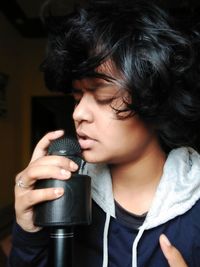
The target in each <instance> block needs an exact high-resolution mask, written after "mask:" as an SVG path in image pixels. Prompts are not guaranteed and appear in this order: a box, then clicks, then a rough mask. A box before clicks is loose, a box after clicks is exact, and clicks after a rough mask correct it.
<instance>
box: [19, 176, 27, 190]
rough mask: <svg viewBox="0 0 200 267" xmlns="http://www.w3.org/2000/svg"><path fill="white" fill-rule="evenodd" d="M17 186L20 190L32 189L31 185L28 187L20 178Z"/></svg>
mask: <svg viewBox="0 0 200 267" xmlns="http://www.w3.org/2000/svg"><path fill="white" fill-rule="evenodd" d="M16 185H17V186H18V187H20V188H26V189H27V188H30V185H26V184H25V183H24V182H23V181H22V178H21V177H19V179H18V180H17V181H16Z"/></svg>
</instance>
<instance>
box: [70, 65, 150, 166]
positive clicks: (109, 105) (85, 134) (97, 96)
mask: <svg viewBox="0 0 200 267" xmlns="http://www.w3.org/2000/svg"><path fill="white" fill-rule="evenodd" d="M110 72H112V73H110ZM104 73H106V68H105V71H104ZM107 74H109V75H110V74H112V76H114V75H115V73H114V70H109V73H107ZM73 87H74V92H73V95H74V98H75V101H76V106H75V109H74V113H73V119H74V121H75V127H76V132H77V136H78V140H79V143H80V146H81V148H82V153H83V157H84V159H85V160H86V161H87V162H91V163H100V162H101V163H102V162H104V163H107V164H120V163H128V162H132V161H133V160H137V159H138V158H139V157H141V156H142V155H144V153H145V152H148V151H149V149H150V148H151V145H152V144H153V143H154V144H155V137H154V135H153V134H152V131H150V130H149V129H148V128H147V127H146V126H145V125H144V124H143V122H141V121H140V120H139V118H138V117H137V116H136V115H135V116H132V117H125V118H124V119H119V118H117V115H116V111H115V110H114V109H115V108H116V109H117V110H119V109H123V108H124V105H125V104H124V102H123V99H126V100H128V96H127V92H126V91H125V90H124V91H122V90H121V89H120V88H119V86H118V85H116V84H115V83H113V82H108V81H105V80H103V79H99V78H98V79H97V78H87V79H82V80H77V81H75V82H74V83H73ZM122 115H123V113H122V114H120V116H122ZM124 115H127V114H124Z"/></svg>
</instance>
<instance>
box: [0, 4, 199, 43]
mask: <svg viewBox="0 0 200 267" xmlns="http://www.w3.org/2000/svg"><path fill="white" fill-rule="evenodd" d="M50 1H51V3H52V6H53V10H54V11H55V12H56V14H59V13H60V11H61V10H62V13H65V14H66V13H68V12H70V11H71V10H72V8H73V6H74V4H77V3H81V2H83V1H84V0H0V10H1V12H2V13H3V14H4V15H5V16H6V18H7V19H8V20H9V21H10V22H11V23H12V25H13V26H14V27H15V28H16V29H17V30H18V31H19V32H20V34H21V35H22V36H23V37H26V38H41V37H45V31H44V28H43V26H42V22H41V19H40V14H41V10H42V9H43V8H44V7H45V6H46V4H47V3H48V2H50ZM94 1H95V0H94ZM157 2H159V3H160V4H162V5H164V6H166V7H168V8H169V9H170V10H172V12H173V13H177V14H179V15H180V14H182V15H183V16H184V15H185V14H188V12H189V11H191V12H194V13H195V14H200V13H199V11H200V1H199V0H157ZM58 3H59V10H56V9H58ZM197 10H198V12H197Z"/></svg>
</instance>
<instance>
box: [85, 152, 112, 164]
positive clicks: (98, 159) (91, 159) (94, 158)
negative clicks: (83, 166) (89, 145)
mask: <svg viewBox="0 0 200 267" xmlns="http://www.w3.org/2000/svg"><path fill="white" fill-rule="evenodd" d="M82 156H83V159H84V160H85V161H86V162H88V163H106V164H107V163H108V162H109V161H108V160H107V158H105V157H102V156H100V155H99V153H98V155H96V153H93V152H91V151H89V150H85V151H83V152H82Z"/></svg>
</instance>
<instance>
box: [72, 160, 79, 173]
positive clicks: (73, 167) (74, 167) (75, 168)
mask: <svg viewBox="0 0 200 267" xmlns="http://www.w3.org/2000/svg"><path fill="white" fill-rule="evenodd" d="M70 168H71V169H72V170H73V171H76V170H78V165H77V164H76V163H75V162H73V161H71V162H70Z"/></svg>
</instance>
